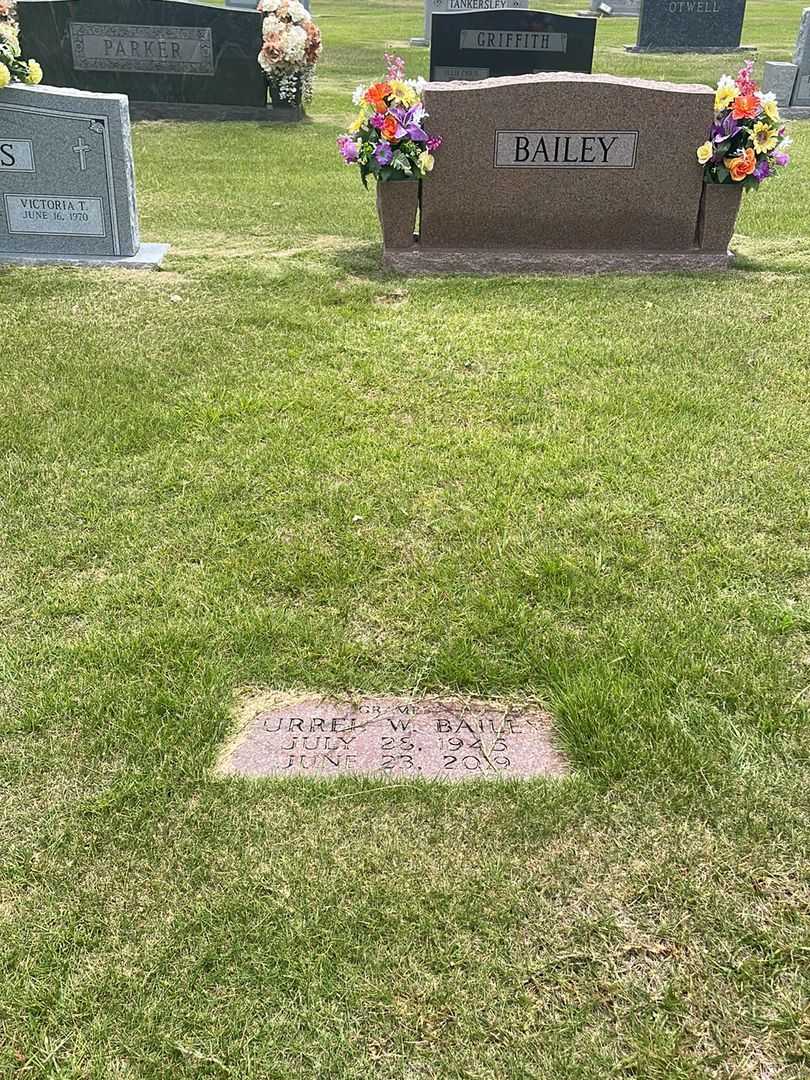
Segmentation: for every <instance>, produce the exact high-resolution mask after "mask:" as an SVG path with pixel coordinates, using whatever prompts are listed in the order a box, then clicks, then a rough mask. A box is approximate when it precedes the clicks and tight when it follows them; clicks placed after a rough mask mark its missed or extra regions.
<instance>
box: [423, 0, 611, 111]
mask: <svg viewBox="0 0 810 1080" xmlns="http://www.w3.org/2000/svg"><path fill="white" fill-rule="evenodd" d="M595 38H596V20H595V19H581V18H577V17H576V16H573V15H553V14H551V13H549V12H546V11H479V12H464V13H461V14H458V15H434V17H433V40H432V42H431V45H430V78H431V81H432V82H454V81H456V80H465V81H468V82H469V81H475V80H478V79H488V78H492V77H493V76H499V75H525V74H531V73H532V72H538V71H583V72H588V71H590V70H591V66H592V64H593V46H594V40H595ZM436 130H438V128H437V129H436Z"/></svg>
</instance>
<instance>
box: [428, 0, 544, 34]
mask: <svg viewBox="0 0 810 1080" xmlns="http://www.w3.org/2000/svg"><path fill="white" fill-rule="evenodd" d="M528 7H529V0H425V36H424V37H421V38H411V41H410V43H411V45H430V31H431V20H432V19H433V16H434V15H458V14H460V13H461V12H464V11H517V10H521V9H522V10H524V11H525V10H527V9H528Z"/></svg>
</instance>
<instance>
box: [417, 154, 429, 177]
mask: <svg viewBox="0 0 810 1080" xmlns="http://www.w3.org/2000/svg"><path fill="white" fill-rule="evenodd" d="M416 163H417V165H418V166H419V168H420V169H421V170H422V172H423V173H429V172H430V170H431V169H432V168H433V155H432V154H429V153H428V152H427V150H423V151H422V153H421V154H420V155H419V157H418V158H417V159H416Z"/></svg>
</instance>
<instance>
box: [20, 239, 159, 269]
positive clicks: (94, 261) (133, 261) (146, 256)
mask: <svg viewBox="0 0 810 1080" xmlns="http://www.w3.org/2000/svg"><path fill="white" fill-rule="evenodd" d="M168 251H169V245H168V244H141V246H140V247H139V248H138V250H137V251H136V252H135V254H134V255H126V256H124V255H121V256H114V255H64V254H63V255H28V254H25V255H7V254H4V253H3V252H2V251H0V265H6V266H7V265H14V266H76V267H82V266H87V267H107V268H109V269H112V270H157V269H159V268H160V266H161V265H162V263H163V260H164V258H165V257H166V254H167V253H168Z"/></svg>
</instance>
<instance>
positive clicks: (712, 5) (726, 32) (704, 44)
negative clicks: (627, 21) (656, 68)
mask: <svg viewBox="0 0 810 1080" xmlns="http://www.w3.org/2000/svg"><path fill="white" fill-rule="evenodd" d="M744 17H745V0H641V13H640V16H639V24H638V38H637V40H636V45H635V47H634V51H637V52H729V51H733V50H735V49H739V48H740V38H741V35H742V26H743V19H744Z"/></svg>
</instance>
